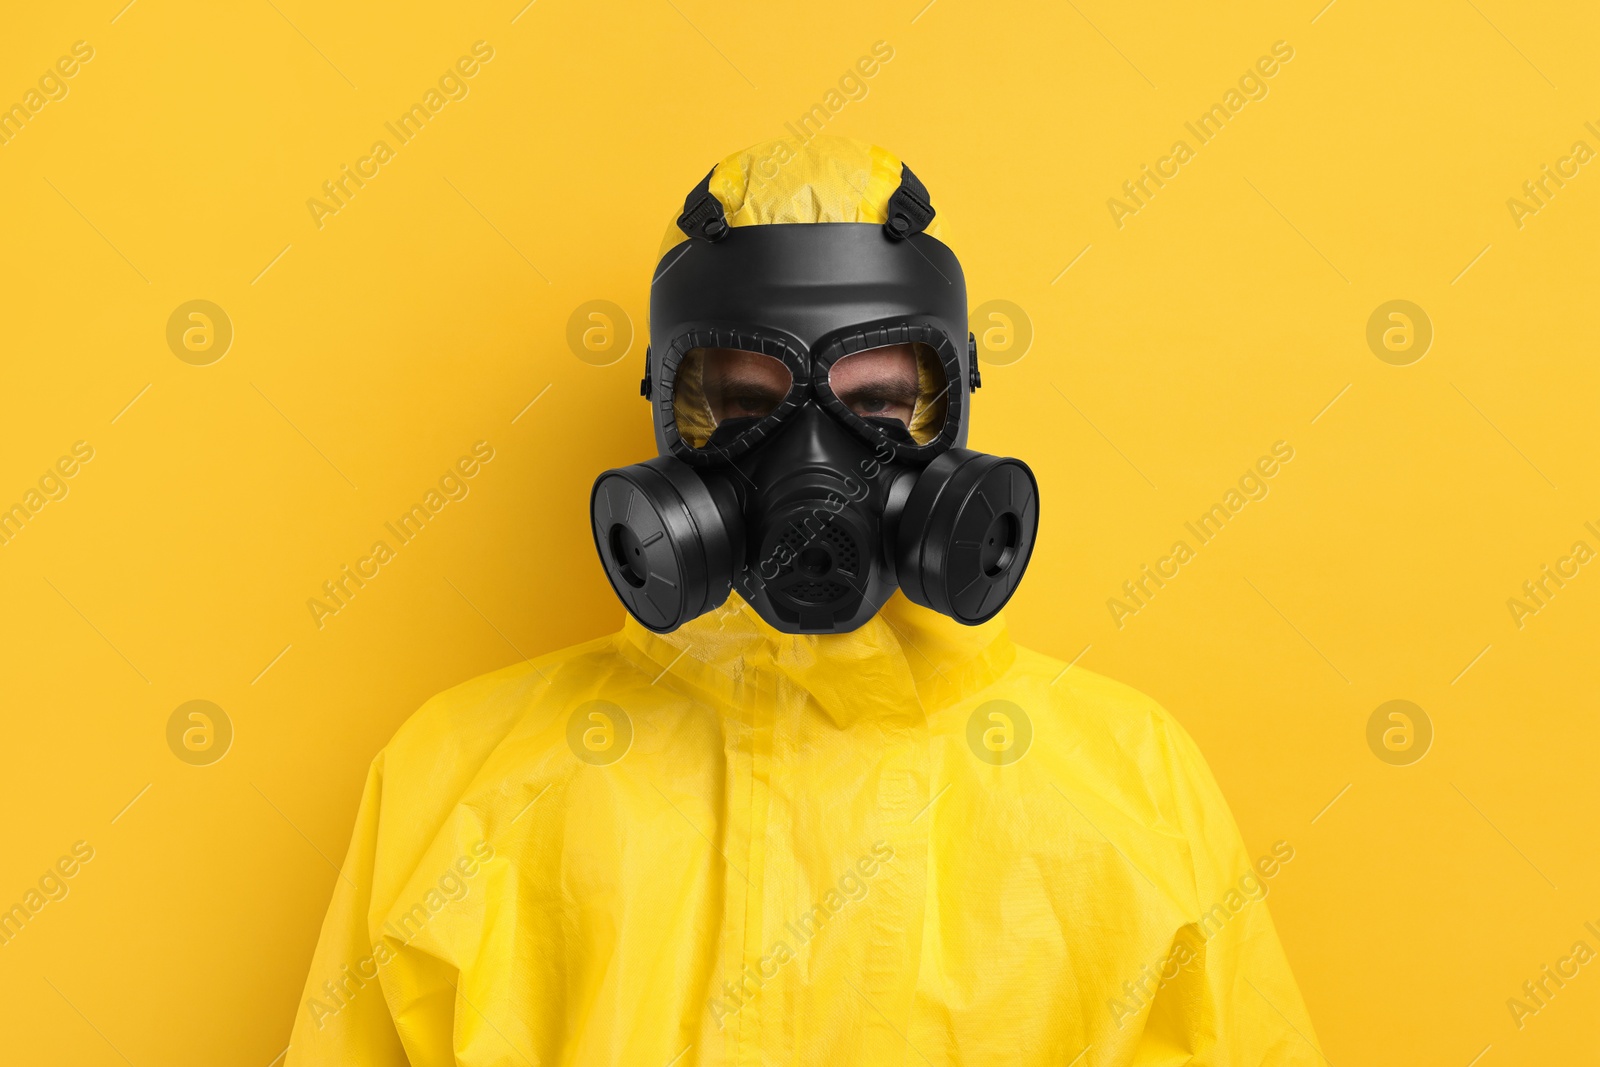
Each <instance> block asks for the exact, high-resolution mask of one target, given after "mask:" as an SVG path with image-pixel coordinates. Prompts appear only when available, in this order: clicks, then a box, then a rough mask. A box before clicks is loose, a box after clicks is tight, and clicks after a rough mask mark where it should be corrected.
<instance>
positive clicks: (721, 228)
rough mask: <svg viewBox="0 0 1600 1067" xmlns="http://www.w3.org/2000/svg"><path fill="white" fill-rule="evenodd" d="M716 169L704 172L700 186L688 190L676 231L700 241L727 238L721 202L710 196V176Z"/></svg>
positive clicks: (726, 224) (726, 227) (725, 217)
mask: <svg viewBox="0 0 1600 1067" xmlns="http://www.w3.org/2000/svg"><path fill="white" fill-rule="evenodd" d="M716 172H717V168H716V167H712V168H711V169H710V170H708V171H706V176H705V177H704V178H701V179H700V184H699V185H697V186H695V187H694V188H693V189H692V190H690V192H689V195H688V196H687V197H685V198H684V201H683V214H682V215H679V216H678V229H680V230H682V231H683V232H684V233H686V234H688V235H689V236H690V237H698V238H700V239H701V240H702V241H713V242H715V241H720V240H722V239H723V238H724V237H726V236H728V217H727V216H726V215H725V214H723V211H722V201H720V200H718V199H717V198H716V197H714V196H712V195H711V175H713V174H715V173H716Z"/></svg>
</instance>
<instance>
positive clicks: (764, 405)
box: [724, 393, 777, 415]
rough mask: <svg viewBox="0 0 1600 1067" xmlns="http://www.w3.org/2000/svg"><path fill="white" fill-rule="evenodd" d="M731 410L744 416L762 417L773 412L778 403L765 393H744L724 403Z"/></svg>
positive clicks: (731, 397)
mask: <svg viewBox="0 0 1600 1067" xmlns="http://www.w3.org/2000/svg"><path fill="white" fill-rule="evenodd" d="M724 402H725V403H726V404H727V406H728V407H729V409H730V410H733V411H737V412H739V413H740V414H743V415H760V414H765V413H766V412H768V411H771V410H772V409H773V408H774V407H776V406H777V401H776V400H775V399H773V398H772V397H771V396H770V395H768V394H765V393H743V394H735V395H734V396H730V397H727V398H726V399H725V401H724Z"/></svg>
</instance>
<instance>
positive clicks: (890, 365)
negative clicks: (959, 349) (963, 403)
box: [828, 341, 949, 445]
mask: <svg viewBox="0 0 1600 1067" xmlns="http://www.w3.org/2000/svg"><path fill="white" fill-rule="evenodd" d="M948 384H949V383H948V382H946V381H945V376H944V364H943V363H941V362H940V360H939V354H938V353H937V352H935V351H934V350H933V348H932V347H931V346H929V345H926V344H923V343H922V342H920V341H917V342H914V343H911V344H898V345H884V346H883V347H882V348H869V349H866V350H865V351H862V352H852V353H850V354H849V355H848V356H843V357H841V358H840V359H838V360H837V361H835V362H834V364H833V366H832V367H830V368H829V369H828V387H829V388H830V389H832V390H833V395H834V396H836V397H838V398H839V401H840V403H842V404H844V406H845V407H846V408H848V409H849V410H850V411H851V412H852V413H853V414H855V415H857V416H859V417H860V418H863V419H894V420H895V421H897V422H899V423H900V424H901V425H902V426H904V427H905V428H906V430H907V431H908V432H909V433H910V434H911V439H912V440H913V441H915V442H916V443H917V444H919V445H925V444H927V443H928V442H929V441H932V440H933V439H934V438H936V437H938V436H939V431H940V430H942V429H943V428H944V419H945V407H946V404H945V400H946V397H947V395H948V393H949V389H948V388H947V386H948Z"/></svg>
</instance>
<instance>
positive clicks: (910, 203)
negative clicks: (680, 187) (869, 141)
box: [707, 163, 934, 241]
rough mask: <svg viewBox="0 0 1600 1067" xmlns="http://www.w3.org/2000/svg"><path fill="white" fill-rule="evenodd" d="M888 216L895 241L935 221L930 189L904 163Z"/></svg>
mask: <svg viewBox="0 0 1600 1067" xmlns="http://www.w3.org/2000/svg"><path fill="white" fill-rule="evenodd" d="M707 177H708V178H709V177H710V176H709V175H707ZM887 214H888V216H889V217H888V219H887V220H886V221H885V222H884V224H883V232H884V233H886V234H888V235H889V238H890V240H894V241H904V240H905V239H906V238H907V237H910V236H911V235H912V234H914V233H921V232H922V231H923V230H926V229H927V228H928V223H930V222H932V221H933V216H934V210H933V204H932V203H931V202H930V201H929V200H928V188H927V186H925V185H923V184H922V182H921V181H920V180H919V179H918V178H917V176H916V175H915V174H912V173H911V168H910V167H908V166H906V165H905V164H904V163H902V164H900V187H899V188H898V189H896V190H895V191H894V195H893V196H891V197H889V206H888V211H887Z"/></svg>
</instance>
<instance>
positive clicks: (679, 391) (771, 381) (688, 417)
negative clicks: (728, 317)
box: [672, 348, 794, 448]
mask: <svg viewBox="0 0 1600 1067" xmlns="http://www.w3.org/2000/svg"><path fill="white" fill-rule="evenodd" d="M793 387H794V375H793V374H791V373H790V371H789V367H788V365H787V364H785V363H784V362H783V360H781V359H778V358H777V357H776V356H769V355H765V354H764V353H761V352H746V351H744V350H742V349H737V348H691V349H690V350H689V351H688V352H687V353H686V354H685V355H684V357H683V362H681V363H680V364H678V373H677V377H676V379H675V380H674V382H673V387H672V417H673V420H674V422H675V423H676V424H677V427H678V436H680V437H682V438H683V439H684V441H685V442H687V443H688V445H689V447H691V448H704V447H706V445H707V444H709V443H711V441H712V438H713V437H716V438H717V439H718V440H719V441H720V440H723V439H724V438H727V437H730V436H737V434H738V433H739V432H740V431H741V430H743V429H747V428H748V427H750V426H754V425H755V424H756V423H757V422H759V421H760V420H761V419H764V418H766V417H767V416H768V415H771V414H772V413H773V411H775V410H776V409H777V407H778V405H779V404H781V403H783V401H784V398H785V397H787V396H788V395H789V391H790V390H791V389H792V388H793ZM719 431H721V432H720V433H719Z"/></svg>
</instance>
